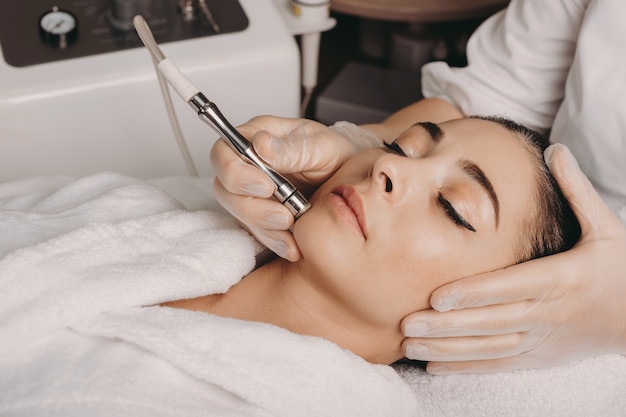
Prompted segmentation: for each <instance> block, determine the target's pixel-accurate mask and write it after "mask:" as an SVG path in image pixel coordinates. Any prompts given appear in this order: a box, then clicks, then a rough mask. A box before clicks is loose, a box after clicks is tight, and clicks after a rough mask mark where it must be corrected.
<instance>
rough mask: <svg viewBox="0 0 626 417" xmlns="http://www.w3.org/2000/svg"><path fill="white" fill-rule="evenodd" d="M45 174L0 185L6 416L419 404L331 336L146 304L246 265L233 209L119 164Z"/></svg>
mask: <svg viewBox="0 0 626 417" xmlns="http://www.w3.org/2000/svg"><path fill="white" fill-rule="evenodd" d="M53 183H54V182H50V181H48V180H46V183H45V184H43V185H42V186H39V185H41V184H39V185H37V186H32V185H33V184H38V183H37V182H36V181H35V182H34V183H33V182H31V183H28V182H26V183H25V182H21V183H20V186H17V187H16V186H15V184H9V185H5V186H4V187H0V235H2V236H3V239H4V237H5V236H7V237H8V238H7V239H4V245H3V254H5V256H4V257H3V258H2V259H1V260H0V415H3V416H5V415H28V416H32V415H59V416H68V415H90V416H93V415H116V416H119V415H133V416H141V415H146V416H147V415H150V416H155V415H177V416H178V415H214V416H230V415H245V416H270V415H271V416H274V415H275V416H300V415H315V416H318V415H322V416H324V415H326V416H336V415H341V416H353V415H354V416H362V415H372V416H378V415H379V416H389V415H394V416H396V415H397V416H402V415H412V414H413V413H415V405H416V400H415V397H414V396H413V395H412V392H411V391H410V388H409V387H408V386H407V385H406V384H405V383H404V382H403V381H402V379H401V378H400V377H399V376H398V375H397V374H396V373H395V372H394V370H393V369H392V368H390V367H387V366H375V365H371V364H368V363H367V362H365V361H364V360H362V359H361V358H359V357H357V356H356V355H354V354H352V353H351V352H348V351H346V350H344V349H341V348H339V347H338V346H336V345H334V344H333V343H331V342H328V341H326V340H323V339H320V338H313V337H306V336H301V335H296V334H293V333H290V332H288V331H286V330H284V329H281V328H278V327H276V326H272V325H268V324H263V323H253V322H245V321H239V320H233V319H227V318H221V317H217V316H212V315H209V314H205V313H199V312H192V311H186V310H179V309H171V308H164V307H156V306H155V307H142V306H149V305H154V304H157V303H159V302H162V301H166V300H173V299H178V298H188V297H194V296H199V295H204V294H208V293H216V292H223V291H226V290H227V289H228V288H229V287H230V286H231V285H233V284H234V283H236V282H237V281H238V280H239V279H241V277H242V276H244V275H245V274H246V273H248V272H249V271H250V270H251V269H252V268H253V267H254V256H255V253H256V250H257V249H258V246H257V245H256V244H255V242H254V241H253V239H252V238H251V237H250V236H249V235H248V234H247V233H245V232H244V231H243V230H242V229H240V228H239V227H237V225H236V223H235V222H234V221H233V220H232V219H231V218H230V217H225V216H224V215H221V214H216V213H211V212H206V211H197V212H189V211H185V210H181V209H180V207H181V206H180V204H178V202H176V201H174V200H173V199H172V198H170V197H169V196H167V195H166V194H165V193H163V192H162V191H160V190H159V189H157V188H155V187H153V186H149V185H147V184H145V183H143V182H141V181H138V180H133V179H130V178H126V177H122V176H119V175H115V174H102V175H97V176H93V177H88V178H84V179H81V180H78V181H75V182H71V181H65V180H63V181H61V183H62V184H64V186H63V187H62V188H60V189H59V190H54V184H53ZM24 184H30V185H31V186H30V187H24ZM50 184H53V185H50ZM57 184H58V183H57ZM20 188H22V189H29V191H28V192H24V193H22V194H20V193H19V192H18V191H16V190H19V189H20Z"/></svg>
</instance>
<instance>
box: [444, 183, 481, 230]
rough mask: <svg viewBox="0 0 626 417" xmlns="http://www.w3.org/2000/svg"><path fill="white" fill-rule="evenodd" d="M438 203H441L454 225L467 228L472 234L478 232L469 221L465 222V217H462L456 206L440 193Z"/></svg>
mask: <svg viewBox="0 0 626 417" xmlns="http://www.w3.org/2000/svg"><path fill="white" fill-rule="evenodd" d="M437 201H438V202H439V204H440V205H441V207H442V208H443V210H444V211H445V212H446V215H447V216H448V217H449V218H450V219H451V220H452V221H453V222H454V223H456V224H457V225H458V226H461V227H464V228H466V229H467V230H469V231H472V232H475V231H476V229H474V226H472V225H471V224H469V223H468V222H467V220H465V219H464V218H463V216H461V215H460V214H459V212H458V211H456V209H455V208H454V206H453V205H452V204H451V203H450V202H449V201H448V200H446V199H445V198H444V196H443V195H441V193H439V195H438V196H437Z"/></svg>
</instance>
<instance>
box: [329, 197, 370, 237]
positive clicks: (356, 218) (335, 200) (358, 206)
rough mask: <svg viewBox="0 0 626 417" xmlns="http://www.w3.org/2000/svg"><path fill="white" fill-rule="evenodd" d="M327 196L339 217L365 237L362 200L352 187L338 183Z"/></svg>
mask: <svg viewBox="0 0 626 417" xmlns="http://www.w3.org/2000/svg"><path fill="white" fill-rule="evenodd" d="M329 198H330V202H331V205H332V206H333V207H334V208H335V210H336V211H337V213H338V214H339V217H341V218H342V219H343V220H344V221H345V222H346V223H348V225H349V226H352V227H353V228H354V229H355V230H356V231H358V232H359V233H360V234H361V235H362V236H363V238H365V239H367V234H366V223H365V210H364V208H363V201H362V200H361V197H360V196H359V194H358V193H357V192H356V190H355V189H354V187H352V186H350V185H340V186H338V187H336V188H335V189H333V191H332V192H331V194H330V197H329Z"/></svg>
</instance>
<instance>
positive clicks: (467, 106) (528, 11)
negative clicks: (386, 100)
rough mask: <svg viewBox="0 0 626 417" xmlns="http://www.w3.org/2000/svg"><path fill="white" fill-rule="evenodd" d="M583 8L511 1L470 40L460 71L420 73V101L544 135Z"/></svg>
mask: <svg viewBox="0 0 626 417" xmlns="http://www.w3.org/2000/svg"><path fill="white" fill-rule="evenodd" d="M589 2H590V0H512V1H511V3H510V4H509V6H508V8H507V9H505V10H503V11H501V12H499V13H497V14H495V15H494V16H492V17H490V18H489V19H487V20H486V21H485V22H484V23H483V24H482V25H481V26H480V27H479V28H478V29H477V30H476V31H475V32H474V33H473V34H472V36H471V37H470V39H469V42H468V45H467V60H468V65H467V66H466V67H463V68H450V67H449V66H448V65H447V64H446V63H444V62H433V63H429V64H427V65H425V66H424V67H423V69H422V90H423V94H424V96H425V97H439V98H442V99H444V100H447V101H448V102H450V103H452V104H454V105H455V106H456V107H458V108H459V109H460V110H461V111H462V112H463V113H464V114H466V115H499V116H504V117H508V118H510V119H513V120H515V121H517V122H520V123H523V124H526V125H527V126H529V127H533V128H535V129H540V130H544V129H548V128H549V127H550V126H551V125H552V122H553V120H554V116H555V114H556V112H557V110H558V107H559V105H560V103H561V101H562V99H563V94H564V86H565V79H566V77H567V74H568V71H569V68H570V65H571V63H572V60H573V58H574V52H575V49H576V40H577V37H578V33H579V30H580V27H581V24H582V21H583V18H584V14H585V10H586V7H587V6H588V4H589Z"/></svg>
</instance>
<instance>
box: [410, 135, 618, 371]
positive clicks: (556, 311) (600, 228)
mask: <svg viewBox="0 0 626 417" xmlns="http://www.w3.org/2000/svg"><path fill="white" fill-rule="evenodd" d="M545 156H546V161H547V162H548V165H549V166H550V170H551V171H552V173H553V175H554V177H555V178H556V180H557V182H558V183H559V185H560V187H561V190H562V191H563V194H564V195H565V197H566V198H567V199H568V201H569V203H570V205H571V207H572V209H573V210H574V213H575V214H576V216H577V218H578V220H579V222H580V225H581V229H582V235H581V239H580V241H579V242H578V243H577V244H576V245H575V246H574V247H573V248H572V249H571V250H569V251H567V252H564V253H559V254H556V255H552V256H548V257H545V258H540V259H535V260H531V261H528V262H525V263H522V264H519V265H515V266H513V267H510V268H507V269H504V270H500V271H495V272H491V273H487V274H481V275H477V276H473V277H468V278H464V279H461V280H459V281H456V282H453V283H450V284H447V285H445V286H443V287H441V288H439V289H437V290H436V291H434V292H433V294H432V296H431V299H430V300H431V305H432V306H433V310H425V311H420V312H417V313H414V314H412V315H409V316H407V317H406V318H405V319H404V320H403V323H402V326H403V331H404V333H405V335H406V336H407V337H408V338H407V339H405V341H404V349H405V354H406V356H407V357H409V358H412V359H419V360H423V361H429V364H428V368H427V369H428V371H429V372H432V373H438V374H440V373H441V374H442V373H455V372H467V373H477V372H497V371H507V370H513V369H524V368H541V367H550V366H556V365H559V364H564V363H567V362H571V361H574V360H577V359H583V358H587V357H591V356H598V355H603V354H611V353H619V354H626V229H625V228H624V226H623V224H622V223H621V222H620V220H619V219H618V218H617V217H616V216H615V215H614V214H613V212H611V210H610V209H609V208H608V207H607V206H606V204H604V202H603V201H602V200H601V198H600V196H599V195H598V194H597V193H596V191H595V190H594V189H593V187H592V185H591V183H590V182H589V180H588V179H587V178H586V177H585V176H584V175H583V173H582V172H581V171H580V169H579V167H578V164H577V163H576V161H575V159H574V157H573V156H572V155H571V153H570V152H569V150H568V149H567V148H566V147H565V146H564V145H553V146H551V147H550V148H549V149H548V150H547V151H546V155H545Z"/></svg>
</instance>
